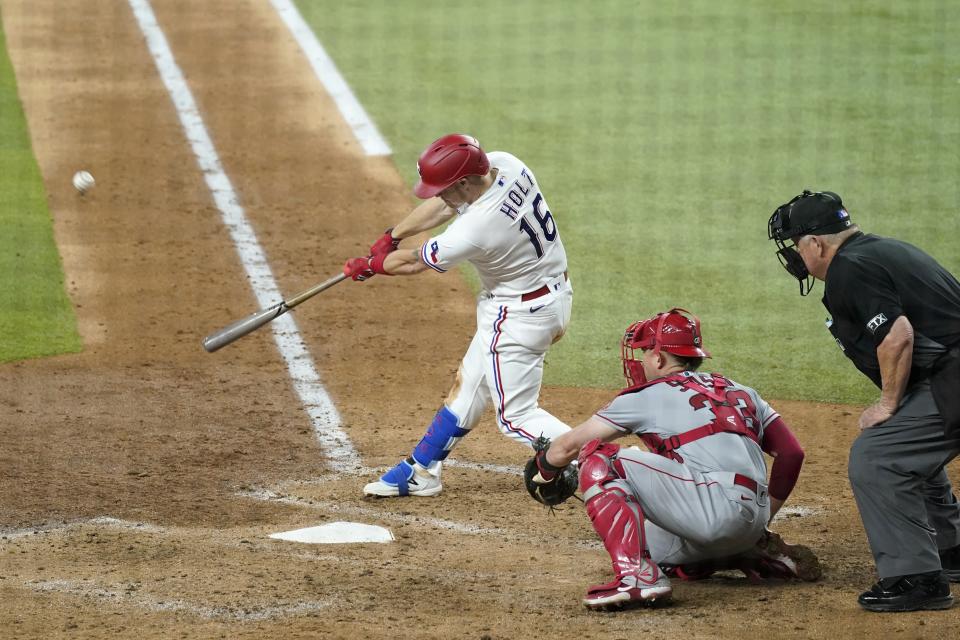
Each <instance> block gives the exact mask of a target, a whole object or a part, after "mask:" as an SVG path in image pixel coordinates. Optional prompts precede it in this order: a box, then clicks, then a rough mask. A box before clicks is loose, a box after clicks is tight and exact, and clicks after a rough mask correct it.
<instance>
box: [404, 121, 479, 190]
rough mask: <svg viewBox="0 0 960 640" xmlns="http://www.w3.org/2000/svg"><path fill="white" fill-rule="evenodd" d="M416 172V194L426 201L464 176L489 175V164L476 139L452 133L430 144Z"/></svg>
mask: <svg viewBox="0 0 960 640" xmlns="http://www.w3.org/2000/svg"><path fill="white" fill-rule="evenodd" d="M417 171H418V172H419V173H420V180H419V181H418V182H417V184H416V186H415V187H414V188H413V192H414V193H415V194H417V197H418V198H422V199H424V200H426V199H427V198H432V197H433V196H435V195H437V194H438V193H440V192H441V191H443V190H444V189H446V188H447V187H449V186H450V185H452V184H453V183H454V182H456V181H457V180H459V179H460V178H462V177H464V176H485V175H487V172H488V171H490V161H489V160H488V159H487V154H485V153H484V152H483V149H481V148H480V143H479V142H477V139H476V138H473V137H471V136H466V135H463V134H459V133H451V134H450V135H447V136H443V137H442V138H439V139H437V140H434V141H433V142H431V143H430V146H429V147H427V148H426V149H425V150H424V151H423V153H421V154H420V159H419V160H417Z"/></svg>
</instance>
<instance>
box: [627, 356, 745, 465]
mask: <svg viewBox="0 0 960 640" xmlns="http://www.w3.org/2000/svg"><path fill="white" fill-rule="evenodd" d="M711 377H712V379H713V389H708V388H707V387H705V386H704V385H702V384H700V383H699V382H698V381H697V380H695V379H694V377H693V376H686V375H683V374H673V375H669V376H665V377H663V378H657V379H656V380H652V381H650V382H645V383H643V384H640V385H637V386H635V387H631V388H630V389H629V390H628V391H626V392H624V393H628V392H631V393H632V392H634V391H638V390H640V389H645V388H647V387H649V386H653V385H655V384H659V383H662V382H670V383H674V384H675V385H676V386H680V387H683V388H684V389H689V390H691V391H695V392H696V393H697V394H698V396H700V397H702V398H703V399H704V402H705V403H706V404H708V405H709V406H710V409H711V410H712V411H713V415H714V416H716V417H715V418H714V419H713V420H711V421H710V422H708V423H707V424H705V425H703V426H702V427H696V428H694V429H690V430H689V431H684V432H683V433H678V434H676V435H672V436H670V437H669V438H667V439H666V440H664V439H663V438H661V437H660V436H658V435H657V434H655V433H645V434H643V435H642V436H640V438H641V439H642V440H643V441H644V442H645V443H646V445H647V446H648V447H649V448H650V449H651V450H652V451H654V452H655V453H658V454H660V455H661V456H664V457H666V458H670V459H672V460H676V461H677V462H683V458H682V457H681V456H680V454H679V453H677V451H676V449H679V448H680V447H682V446H683V445H685V444H689V443H691V442H693V441H695V440H699V439H700V438H706V437H707V436H711V435H713V434H715V433H735V434H737V435H739V436H743V437H745V438H750V439H751V440H753V441H754V442H756V443H757V444H760V438H759V436H758V435H757V434H756V432H754V431H753V430H752V429H750V428H749V427H748V426H747V425H746V424H744V421H743V417H742V416H741V415H740V413H739V412H738V411H737V410H736V409H735V408H734V407H733V405H732V404H731V403H730V401H729V400H727V395H726V391H725V389H726V388H727V387H728V386H730V385H729V382H728V381H727V379H726V378H724V377H723V376H721V375H719V374H716V373H714V374H711Z"/></svg>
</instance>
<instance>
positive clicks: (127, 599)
mask: <svg viewBox="0 0 960 640" xmlns="http://www.w3.org/2000/svg"><path fill="white" fill-rule="evenodd" d="M25 584H26V586H27V587H29V588H30V589H33V590H34V591H38V592H41V593H50V592H56V593H66V594H69V595H74V596H79V597H83V598H92V599H95V600H99V601H102V602H109V603H112V604H115V605H119V606H135V607H138V608H141V609H147V610H149V611H158V612H167V611H173V612H184V613H190V614H193V615H195V616H199V617H201V618H205V619H208V620H235V621H240V622H250V621H258V620H271V619H273V618H280V617H289V616H297V615H302V614H305V613H313V612H315V611H320V610H322V609H329V608H331V607H332V606H333V605H332V603H331V602H324V601H305V602H296V603H291V604H285V605H274V606H263V607H253V606H243V607H227V606H209V605H203V604H196V603H193V602H189V601H187V600H184V599H182V598H163V597H161V596H157V595H151V594H145V593H141V592H140V591H139V588H140V584H139V583H136V582H127V583H121V584H118V585H113V586H110V587H103V586H98V585H95V584H87V583H86V582H81V581H76V580H32V581H27V582H26V583H25Z"/></svg>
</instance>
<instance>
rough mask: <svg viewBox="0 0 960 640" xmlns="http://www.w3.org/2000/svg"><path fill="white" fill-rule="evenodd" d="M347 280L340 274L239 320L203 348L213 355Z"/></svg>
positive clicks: (209, 337)
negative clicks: (221, 348)
mask: <svg viewBox="0 0 960 640" xmlns="http://www.w3.org/2000/svg"><path fill="white" fill-rule="evenodd" d="M346 278H347V276H346V275H345V274H343V273H338V274H337V275H335V276H333V277H332V278H329V279H327V280H324V281H323V282H321V283H320V284H318V285H315V286H313V287H310V288H309V289H307V290H306V291H303V292H301V293H298V294H297V295H295V296H293V297H292V298H290V299H289V300H283V301H281V302H279V303H278V304H275V305H273V306H272V307H270V308H268V309H261V310H260V311H257V312H256V313H254V314H252V315H250V316H247V317H246V318H244V319H243V320H237V321H236V322H234V323H233V324H231V325H230V326H227V327H224V328H223V329H220V331H217V332H216V333H211V334H210V335H209V336H207V337H206V338H204V339H203V348H204V349H206V350H207V351H208V352H210V353H213V352H214V351H216V350H217V349H219V348H220V347H225V346H226V345H228V344H230V343H231V342H233V341H235V340H238V339H240V338H242V337H243V336H245V335H247V334H248V333H253V332H254V331H255V330H257V329H259V328H260V327H262V326H263V325H265V324H267V323H268V322H270V321H272V320H274V319H276V318H279V317H280V316H282V315H283V314H285V313H286V312H287V311H290V309H293V308H294V307H295V306H297V305H298V304H300V303H301V302H305V301H306V300H309V299H310V298H312V297H313V296H315V295H317V294H318V293H320V292H321V291H324V290H326V289H329V288H330V287H332V286H333V285H335V284H337V283H338V282H340V281H342V280H345V279H346Z"/></svg>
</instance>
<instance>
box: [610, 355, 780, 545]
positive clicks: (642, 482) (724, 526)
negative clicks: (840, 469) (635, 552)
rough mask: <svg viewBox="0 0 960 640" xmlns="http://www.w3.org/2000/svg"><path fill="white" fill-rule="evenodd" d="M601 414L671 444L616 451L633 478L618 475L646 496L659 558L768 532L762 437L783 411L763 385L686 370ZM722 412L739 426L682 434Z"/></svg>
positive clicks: (748, 541) (653, 441) (633, 392)
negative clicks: (753, 386)
mask: <svg viewBox="0 0 960 640" xmlns="http://www.w3.org/2000/svg"><path fill="white" fill-rule="evenodd" d="M717 387H719V388H717ZM596 415H597V416H598V417H599V418H601V419H603V420H605V421H607V422H608V423H610V424H611V425H612V426H613V427H614V428H616V429H618V430H620V431H623V432H625V433H635V434H637V435H638V436H640V437H641V438H642V439H643V440H644V441H645V442H646V443H647V444H648V446H650V447H651V448H653V449H657V448H658V447H661V445H662V444H663V443H667V446H666V447H665V449H667V450H665V451H663V453H664V455H660V454H657V453H652V452H647V451H641V450H639V449H637V448H632V447H631V448H628V449H621V450H620V454H619V457H618V460H619V461H620V462H621V463H622V467H623V471H624V473H625V475H626V479H625V480H618V481H616V484H617V485H618V486H620V487H621V488H622V489H623V490H625V491H628V492H629V493H630V494H632V495H634V496H636V497H637V499H638V500H639V501H640V504H641V507H642V509H643V514H644V517H645V519H646V523H645V533H646V539H647V544H648V547H649V551H650V555H651V557H652V559H653V560H654V561H655V562H657V563H658V564H659V563H668V564H684V563H690V562H697V561H700V560H705V559H708V558H718V557H723V556H727V555H732V554H735V553H740V552H742V551H745V550H747V549H749V548H750V547H752V546H753V545H754V544H755V543H756V541H757V540H758V539H759V538H760V537H761V535H762V534H763V531H764V527H765V526H766V523H767V521H768V519H769V515H770V505H769V499H768V496H767V485H766V478H767V468H766V462H765V460H764V454H763V451H762V450H761V448H760V445H759V441H761V440H762V438H763V431H764V429H765V428H766V427H767V426H768V425H769V424H770V423H772V422H773V421H774V420H776V419H777V417H778V414H777V412H776V411H774V410H773V409H772V408H771V407H770V405H769V404H767V402H766V401H764V400H763V398H761V397H760V395H759V394H758V393H757V392H756V391H755V390H753V389H751V388H749V387H745V386H742V385H740V384H737V383H736V382H733V381H731V380H728V379H727V378H723V377H720V376H715V375H711V374H704V373H694V372H689V371H688V372H684V373H682V374H677V375H673V376H668V377H667V378H666V379H663V380H661V381H657V382H655V383H652V384H649V385H646V386H641V387H639V388H636V389H629V390H627V391H624V392H623V393H621V394H620V395H618V396H617V397H616V398H614V399H613V401H611V402H610V403H609V404H608V405H607V406H606V407H604V408H603V409H601V410H600V411H598V412H597V414H596ZM718 421H721V422H723V424H724V426H725V428H726V425H729V427H728V428H729V429H730V430H731V431H734V430H739V431H740V433H737V432H715V433H712V434H710V435H709V436H706V434H705V433H704V436H706V437H699V438H697V439H693V440H692V441H689V442H685V443H682V444H681V443H680V442H681V441H680V436H681V434H687V433H690V432H691V431H693V430H695V429H698V428H700V427H704V425H707V424H711V423H713V424H717V422H718ZM711 430H713V429H711ZM717 430H719V429H717ZM751 434H752V435H751ZM671 438H673V439H672V440H671ZM670 443H672V444H673V445H678V446H676V447H675V448H674V447H671V446H670Z"/></svg>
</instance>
